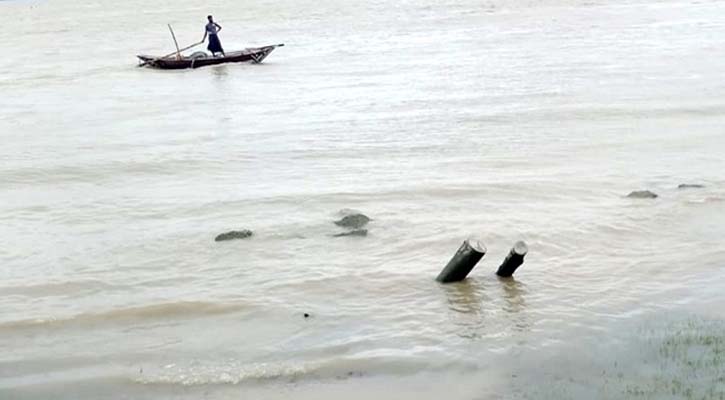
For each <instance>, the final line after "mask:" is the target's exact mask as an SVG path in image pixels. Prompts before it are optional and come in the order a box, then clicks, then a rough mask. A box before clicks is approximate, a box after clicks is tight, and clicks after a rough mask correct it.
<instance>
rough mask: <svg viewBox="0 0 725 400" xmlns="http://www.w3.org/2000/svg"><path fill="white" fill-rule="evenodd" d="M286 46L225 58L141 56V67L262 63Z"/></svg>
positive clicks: (179, 67) (185, 67)
mask: <svg viewBox="0 0 725 400" xmlns="http://www.w3.org/2000/svg"><path fill="white" fill-rule="evenodd" d="M282 46H284V44H275V45H271V46H264V47H254V48H249V49H244V50H241V51H233V52H227V53H226V54H225V55H224V56H223V57H212V56H210V55H208V54H207V53H205V52H196V53H193V54H191V55H189V56H181V58H179V57H177V55H176V53H174V55H168V56H162V57H154V56H145V55H139V56H137V57H138V58H139V60H140V61H139V66H146V67H151V68H158V69H187V68H200V67H206V66H209V65H217V64H225V63H238V62H253V63H261V62H262V61H264V59H265V58H267V56H268V55H269V53H271V52H272V51H273V50H274V49H276V48H277V47H282Z"/></svg>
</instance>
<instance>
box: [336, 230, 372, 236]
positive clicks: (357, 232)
mask: <svg viewBox="0 0 725 400" xmlns="http://www.w3.org/2000/svg"><path fill="white" fill-rule="evenodd" d="M367 235H368V230H367V229H355V230H352V231H350V232H343V233H338V234H336V235H332V236H334V237H341V236H367Z"/></svg>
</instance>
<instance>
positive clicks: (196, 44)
mask: <svg viewBox="0 0 725 400" xmlns="http://www.w3.org/2000/svg"><path fill="white" fill-rule="evenodd" d="M202 43H204V42H199V43H194V44H192V45H190V46H186V47H184V48H183V49H177V51H174V52H171V53H169V54H166V55H164V56H161V57H156V58H154V59H153V60H149V61H144V62H142V63H141V64H139V65H138V66H139V67H143V66H144V65H146V64H148V63H150V62H151V61H156V60H161V59H162V58H166V57H171V56H173V55H174V54H178V53H180V52H182V51H186V50H189V49H190V48H192V47H196V46H198V45H200V44H202Z"/></svg>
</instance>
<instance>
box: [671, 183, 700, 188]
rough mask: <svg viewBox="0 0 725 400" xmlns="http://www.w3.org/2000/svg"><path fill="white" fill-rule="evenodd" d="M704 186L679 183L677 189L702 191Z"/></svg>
mask: <svg viewBox="0 0 725 400" xmlns="http://www.w3.org/2000/svg"><path fill="white" fill-rule="evenodd" d="M704 187H705V185H700V184H697V183H681V184H680V185H679V186H677V188H678V189H702V188H704Z"/></svg>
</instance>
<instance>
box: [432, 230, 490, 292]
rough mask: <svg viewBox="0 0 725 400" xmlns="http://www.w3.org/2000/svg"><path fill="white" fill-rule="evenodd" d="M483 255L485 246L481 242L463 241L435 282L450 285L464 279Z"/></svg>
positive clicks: (474, 240)
mask: <svg viewBox="0 0 725 400" xmlns="http://www.w3.org/2000/svg"><path fill="white" fill-rule="evenodd" d="M485 254H486V246H484V245H483V243H482V242H481V241H479V240H476V239H472V238H471V239H467V240H465V241H464V242H463V244H462V245H461V247H460V248H459V249H458V251H457V252H456V254H454V255H453V258H451V260H450V261H448V264H446V266H445V268H443V270H442V271H441V273H440V274H438V277H437V278H436V280H437V281H438V282H441V283H451V282H459V281H462V280H464V279H466V276H468V273H470V272H471V270H472V269H473V267H475V266H476V264H478V262H479V261H480V260H481V258H483V256H484V255H485Z"/></svg>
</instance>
